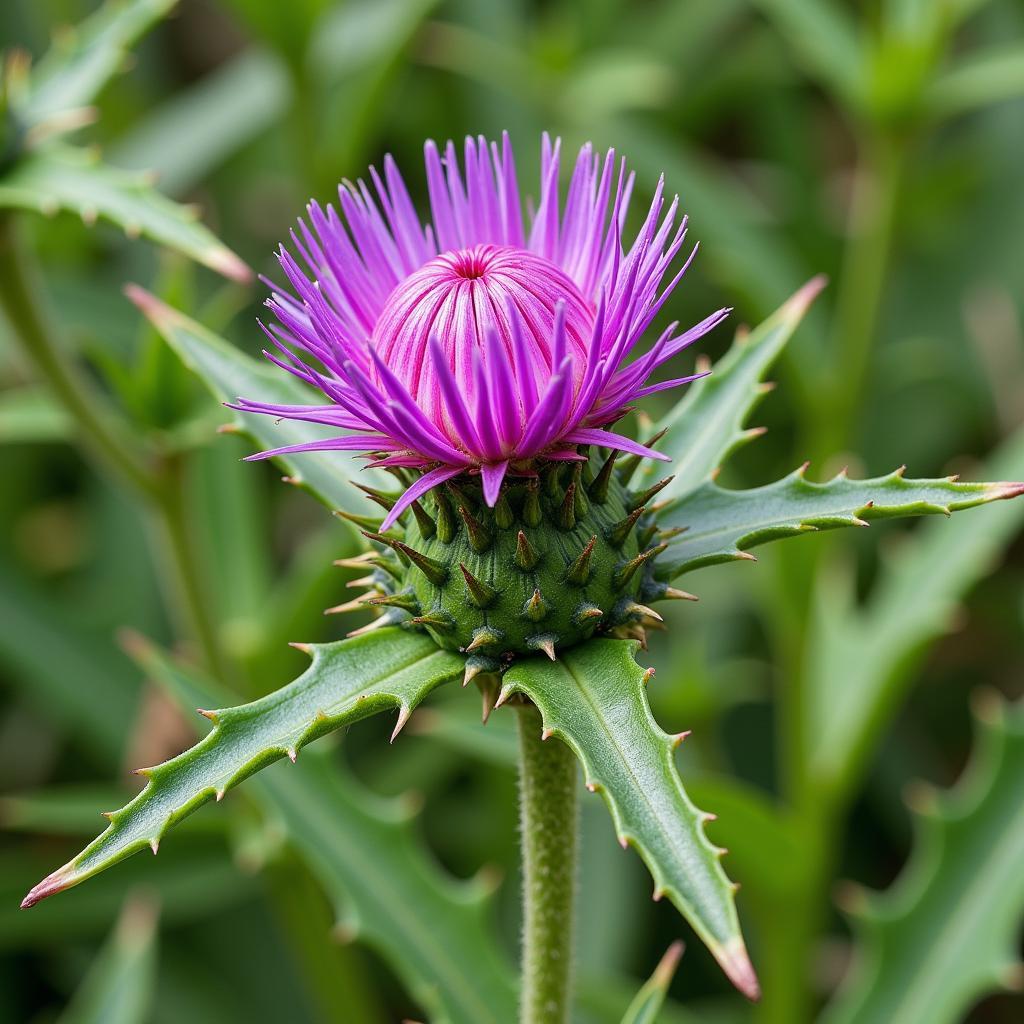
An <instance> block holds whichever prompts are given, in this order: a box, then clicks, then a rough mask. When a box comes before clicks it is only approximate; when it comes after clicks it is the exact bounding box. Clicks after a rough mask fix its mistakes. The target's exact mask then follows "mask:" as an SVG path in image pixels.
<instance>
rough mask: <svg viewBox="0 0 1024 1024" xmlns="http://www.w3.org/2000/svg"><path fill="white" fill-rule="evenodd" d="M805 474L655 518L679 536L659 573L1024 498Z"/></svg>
mask: <svg viewBox="0 0 1024 1024" xmlns="http://www.w3.org/2000/svg"><path fill="white" fill-rule="evenodd" d="M806 469H807V467H806V466H802V467H801V468H800V469H798V470H796V471H795V472H793V473H791V474H790V475H789V476H787V477H783V478H782V479H781V480H777V481H776V482H775V483H772V484H768V485H766V486H764V487H755V488H751V489H750V490H746V491H730V490H726V489H725V488H722V487H719V486H718V484H716V483H714V482H713V481H709V482H708V483H706V484H704V485H703V486H701V487H700V488H698V489H697V490H696V491H694V492H693V493H692V494H690V495H688V496H687V497H685V498H682V499H681V500H679V501H676V502H674V503H673V504H672V505H671V506H670V507H669V508H666V509H665V510H664V511H663V512H662V513H661V514H660V516H659V519H658V522H659V525H660V526H662V527H663V528H665V527H669V528H680V529H682V530H683V531H684V532H683V533H681V534H680V535H679V536H678V537H676V538H674V539H672V540H671V541H670V542H669V547H668V550H667V551H666V552H665V554H664V555H662V556H661V557H660V558H659V559H658V562H657V566H656V570H655V571H656V573H657V575H658V576H659V577H660V578H661V579H671V578H672V577H674V576H678V575H679V574H680V573H683V572H687V571H689V570H690V569H696V568H699V567H700V566H702V565H712V564H714V563H716V562H728V561H731V560H733V559H737V558H748V559H750V558H753V556H752V555H748V554H747V553H746V550H747V548H751V547H754V546H755V545H757V544H763V543H765V542H766V541H769V540H776V539H778V538H780V537H792V536H796V535H798V534H801V533H807V532H810V531H813V530H831V529H835V528H837V527H840V526H866V525H867V524H868V520H871V519H889V518H895V517H898V516H919V515H930V514H935V513H939V514H943V515H948V514H949V513H950V512H955V511H957V510H959V509H964V508H971V507H972V506H973V505H981V504H984V503H985V502H987V501H995V500H997V499H999V498H1012V497H1015V496H1016V495H1018V494H1021V493H1022V492H1024V484H1016V483H960V482H959V481H958V480H957V479H956V478H955V477H948V478H946V479H940V480H907V479H906V478H905V477H904V476H903V471H902V469H898V470H896V471H895V472H893V473H890V474H889V475H888V476H882V477H876V478H874V479H872V480H850V479H849V478H848V477H847V476H846V474H845V473H840V474H839V475H838V476H835V477H833V478H832V479H831V480H829V481H827V482H826V483H814V482H813V481H811V480H808V479H807V478H806V476H805V475H804V474H805V472H806Z"/></svg>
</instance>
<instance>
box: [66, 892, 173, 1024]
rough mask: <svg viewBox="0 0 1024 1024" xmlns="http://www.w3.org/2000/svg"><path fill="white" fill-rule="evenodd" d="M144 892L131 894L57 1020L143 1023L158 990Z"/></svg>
mask: <svg viewBox="0 0 1024 1024" xmlns="http://www.w3.org/2000/svg"><path fill="white" fill-rule="evenodd" d="M158 916H159V914H158V910H157V906H156V904H155V902H154V901H153V899H152V898H151V897H148V896H141V895H137V896H129V897H128V899H127V900H126V901H125V905H124V910H122V911H121V916H120V918H119V919H118V922H117V926H116V927H115V928H114V932H113V934H112V935H111V936H110V938H109V939H108V940H107V943H106V945H105V946H104V947H103V948H102V949H101V950H100V952H99V954H98V955H97V957H96V959H95V961H94V962H93V964H92V966H91V967H90V968H89V973H88V974H87V975H86V977H85V980H84V981H83V982H82V985H81V987H80V988H79V989H78V991H77V992H75V994H74V996H73V997H72V999H71V1003H70V1004H69V1005H68V1008H67V1009H66V1010H65V1011H64V1013H62V1014H61V1015H60V1017H59V1018H58V1024H145V1022H146V1021H148V1020H149V1019H150V1012H151V1007H152V1002H153V994H154V990H155V988H156V968H157V920H158Z"/></svg>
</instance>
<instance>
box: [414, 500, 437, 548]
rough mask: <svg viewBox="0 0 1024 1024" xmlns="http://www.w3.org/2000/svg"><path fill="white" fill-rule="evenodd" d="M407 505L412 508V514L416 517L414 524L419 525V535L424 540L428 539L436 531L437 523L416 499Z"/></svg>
mask: <svg viewBox="0 0 1024 1024" xmlns="http://www.w3.org/2000/svg"><path fill="white" fill-rule="evenodd" d="M409 507H410V508H411V509H412V514H413V515H414V516H415V517H416V525H417V527H419V531H420V536H421V537H422V538H423V539H424V540H430V538H431V537H433V536H434V534H435V533H437V523H435V522H434V520H433V519H432V518H431V516H430V513H429V512H428V511H427V510H426V509H425V508H424V507H423V506H422V505H421V504H420V503H419V502H418V501H414V502H413V503H412V504H411V505H410V506H409Z"/></svg>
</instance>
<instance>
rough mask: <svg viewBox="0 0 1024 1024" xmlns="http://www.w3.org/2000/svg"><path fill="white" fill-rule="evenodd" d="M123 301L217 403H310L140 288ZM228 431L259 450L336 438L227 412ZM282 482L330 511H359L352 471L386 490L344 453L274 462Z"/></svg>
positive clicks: (287, 379)
mask: <svg viewBox="0 0 1024 1024" xmlns="http://www.w3.org/2000/svg"><path fill="white" fill-rule="evenodd" d="M127 294H128V297H129V298H130V299H131V300H132V302H134V303H135V304H136V305H137V306H138V307H139V309H141V310H142V312H143V313H144V314H145V315H146V316H147V317H148V318H149V320H150V321H151V322H152V324H153V326H154V327H156V329H157V330H158V331H159V332H160V333H161V334H162V335H163V337H164V339H165V340H166V341H167V344H168V345H170V346H171V348H172V349H174V351H175V352H177V353H178V356H179V358H180V359H181V360H182V362H184V363H185V365H186V366H188V367H189V369H191V370H192V371H193V373H195V374H196V375H197V376H198V377H199V378H200V380H202V381H203V383H204V384H205V385H206V386H207V387H208V388H209V389H210V391H211V392H212V393H213V396H214V397H215V398H218V399H220V401H222V402H233V401H235V400H236V399H238V398H239V397H245V398H253V399H259V400H260V401H262V402H271V403H274V404H284V405H312V404H313V403H314V401H315V399H314V396H313V394H312V392H311V391H310V389H309V388H307V387H306V386H305V385H304V384H302V383H300V382H299V381H298V380H296V379H295V378H293V377H292V376H291V374H288V373H285V372H284V371H283V370H280V369H278V368H277V367H275V366H273V365H271V364H270V363H268V362H257V361H256V360H255V359H253V358H251V357H250V356H247V355H246V354H245V353H244V352H241V351H239V350H238V349H237V348H235V347H234V346H233V345H231V344H229V343H228V342H226V341H225V340H224V339H223V338H219V337H217V335H215V334H213V333H212V332H210V331H208V330H207V329H206V328H205V327H203V326H202V325H201V324H197V323H196V322H195V321H194V320H190V319H189V318H188V317H187V316H185V315H184V314H183V313H179V312H178V311H177V310H174V309H171V307H170V306H167V305H165V304H164V303H162V302H161V301H160V300H159V299H157V298H156V297H155V296H153V295H150V294H149V292H146V291H144V290H143V289H141V288H137V287H135V286H130V287H129V288H128V289H127ZM232 415H233V417H234V418H233V427H232V429H233V430H235V431H237V432H240V433H243V434H246V435H248V436H249V437H251V438H252V439H253V440H254V441H255V443H256V444H257V445H259V446H260V447H262V448H282V447H284V446H286V445H292V444H301V443H302V442H304V441H313V440H316V439H317V438H322V437H331V436H332V435H333V436H336V435H337V433H338V431H337V429H332V428H330V427H324V426H320V425H318V424H315V423H304V422H298V421H295V420H281V421H280V422H278V421H276V420H274V419H273V418H271V417H269V416H258V415H256V414H255V413H245V412H238V411H233V412H232ZM276 461H277V463H278V464H279V465H281V466H282V467H284V469H285V470H286V472H287V473H288V480H289V482H291V483H294V484H297V485H299V486H301V487H303V488H305V489H306V490H308V491H309V492H310V493H311V494H313V495H314V497H316V498H318V499H319V500H320V501H322V502H323V503H324V504H325V505H327V506H328V508H331V509H339V508H341V509H348V510H349V511H353V512H360V513H365V512H366V511H367V502H366V500H365V495H363V494H361V493H360V492H358V491H356V489H355V488H354V487H352V486H351V484H350V483H349V480H350V479H352V477H354V476H355V475H356V474H357V473H358V474H359V475H360V479H361V480H364V481H365V482H366V483H367V484H368V485H369V486H378V485H380V486H384V487H387V486H388V480H389V479H390V478H388V477H387V476H386V474H381V473H379V472H376V471H371V470H363V469H362V468H361V467H360V465H359V463H357V462H356V461H355V459H354V458H353V457H352V455H351V454H350V453H348V452H303V453H301V454H299V455H289V456H284V457H281V458H278V459H277V460H276Z"/></svg>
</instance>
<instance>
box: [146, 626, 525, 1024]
mask: <svg viewBox="0 0 1024 1024" xmlns="http://www.w3.org/2000/svg"><path fill="white" fill-rule="evenodd" d="M140 655H141V658H140V661H141V664H142V666H143V667H144V668H145V669H146V671H147V672H148V673H149V675H150V676H151V677H152V678H153V679H154V680H155V681H156V682H157V683H159V684H160V685H161V686H162V687H164V688H165V689H166V690H168V691H169V692H170V694H171V695H172V697H173V698H174V699H175V701H176V702H177V703H178V704H179V705H180V706H181V707H182V708H183V709H184V708H188V707H191V706H194V705H195V704H196V703H200V702H201V703H216V702H217V701H218V700H219V699H220V697H219V694H218V692H217V690H216V689H214V688H212V687H211V684H209V683H208V682H206V681H204V680H200V679H198V678H197V677H196V676H194V675H193V674H192V673H186V672H185V671H183V670H182V669H181V668H180V667H179V666H177V665H176V664H174V663H173V662H172V661H170V660H169V659H168V658H167V657H166V656H165V655H164V654H163V653H162V652H160V651H158V650H157V649H156V648H153V647H148V646H147V647H146V648H144V649H142V650H141V651H140ZM478 731H479V728H478ZM252 789H253V791H254V795H255V797H256V799H257V801H258V802H259V803H260V804H262V805H263V807H264V808H265V809H266V810H267V812H268V813H269V814H271V816H272V817H273V818H275V819H277V820H279V821H280V823H281V824H282V825H283V826H284V829H285V831H286V833H287V835H288V838H289V840H290V842H291V843H292V845H293V846H294V847H295V849H296V850H297V852H298V854H299V855H300V857H302V859H303V860H304V861H305V862H306V863H307V864H308V866H309V868H310V870H311V871H312V872H313V874H314V875H315V876H316V878H318V879H319V881H320V883H321V885H322V886H323V887H324V889H325V890H326V892H327V894H328V896H329V897H330V898H331V900H332V902H333V903H334V905H335V907H336V909H337V911H338V913H339V918H340V923H339V926H338V930H339V932H340V933H341V932H343V933H344V936H345V938H346V939H356V940H359V941H365V942H367V943H369V944H370V945H372V946H373V947H374V948H375V949H377V950H378V951H379V952H380V953H381V954H382V955H383V956H384V957H385V959H386V960H387V961H388V963H389V964H390V966H391V968H392V969H393V970H394V971H395V972H396V974H397V975H398V976H399V977H400V978H401V979H402V980H403V981H404V982H405V984H406V985H407V986H408V988H409V991H410V992H411V993H412V994H413V995H414V996H415V997H416V998H417V1000H419V1002H420V1003H421V1005H422V1006H423V1007H424V1009H426V1010H428V1011H429V1016H430V1019H431V1020H437V1021H442V1020H443V1021H450V1022H452V1024H504V1022H506V1021H510V1020H512V1019H513V1018H514V1016H515V1005H516V991H515V981H514V977H513V975H512V972H511V970H510V969H509V967H508V965H507V963H506V962H505V957H504V954H503V952H502V951H501V950H500V949H499V948H498V946H497V944H496V942H495V940H494V938H493V935H492V931H491V928H490V919H489V918H490V913H491V909H492V908H491V901H490V899H489V898H488V896H487V895H486V893H485V891H484V888H483V887H482V886H481V885H480V884H478V883H476V882H461V881H457V880H455V879H453V878H451V877H450V876H449V875H447V874H445V872H444V871H443V870H442V869H441V868H439V867H438V865H437V864H436V863H435V862H434V861H433V859H432V858H431V857H430V856H429V855H428V854H427V853H426V852H425V850H424V849H423V847H422V846H421V845H420V842H419V841H418V839H417V837H416V835H415V833H414V831H413V828H412V820H411V815H410V812H409V811H408V810H402V809H401V808H399V807H398V805H397V802H385V801H383V800H381V799H379V798H377V797H373V796H372V795H371V794H370V793H368V792H366V791H365V790H364V789H363V787H362V786H361V785H360V784H359V782H358V781H357V780H356V779H354V778H352V777H351V776H349V775H348V774H347V773H345V772H344V771H343V770H342V767H341V765H340V764H339V763H338V762H337V760H336V759H328V758H326V757H321V756H317V755H316V754H313V753H311V754H310V755H308V756H306V757H303V758H302V759H301V760H300V761H299V762H298V763H297V764H295V765H294V766H292V765H287V766H282V767H281V769H280V770H272V771H268V772H267V773H265V774H264V775H261V776H260V777H259V778H258V779H254V780H253V782H252Z"/></svg>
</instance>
